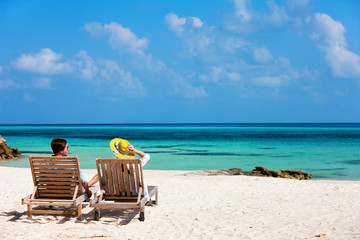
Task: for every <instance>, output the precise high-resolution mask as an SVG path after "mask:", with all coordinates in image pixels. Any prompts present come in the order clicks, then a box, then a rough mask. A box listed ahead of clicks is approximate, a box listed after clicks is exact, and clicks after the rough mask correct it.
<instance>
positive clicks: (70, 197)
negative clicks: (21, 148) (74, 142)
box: [22, 155, 88, 220]
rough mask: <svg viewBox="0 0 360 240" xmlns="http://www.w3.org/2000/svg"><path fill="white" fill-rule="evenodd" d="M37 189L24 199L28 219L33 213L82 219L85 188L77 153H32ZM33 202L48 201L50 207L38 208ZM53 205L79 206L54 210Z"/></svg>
mask: <svg viewBox="0 0 360 240" xmlns="http://www.w3.org/2000/svg"><path fill="white" fill-rule="evenodd" d="M29 161H30V167H31V172H32V177H33V181H34V190H33V192H32V194H30V195H28V196H26V197H24V198H23V199H22V204H23V205H25V204H26V205H27V215H28V219H32V214H33V213H42V214H69V215H77V217H78V219H79V220H81V210H82V202H83V201H85V200H86V199H87V198H88V196H87V194H86V193H85V192H83V188H82V184H81V178H80V169H79V160H78V157H77V156H76V157H46V156H31V155H30V156H29ZM33 205H38V206H40V205H41V206H42V205H45V206H46V205H47V206H50V210H35V209H32V207H33ZM52 206H64V207H65V206H68V207H70V206H74V207H77V210H71V209H68V210H53V209H52Z"/></svg>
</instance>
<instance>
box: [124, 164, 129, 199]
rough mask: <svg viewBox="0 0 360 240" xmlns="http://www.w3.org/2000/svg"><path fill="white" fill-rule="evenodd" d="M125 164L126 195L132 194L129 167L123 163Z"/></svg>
mask: <svg viewBox="0 0 360 240" xmlns="http://www.w3.org/2000/svg"><path fill="white" fill-rule="evenodd" d="M123 166H124V172H123V174H124V179H125V181H124V187H125V195H126V196H130V182H129V174H128V169H127V165H126V164H123Z"/></svg>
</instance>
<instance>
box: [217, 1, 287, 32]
mask: <svg viewBox="0 0 360 240" xmlns="http://www.w3.org/2000/svg"><path fill="white" fill-rule="evenodd" d="M233 2H234V5H235V6H234V8H235V9H234V12H233V13H232V14H229V15H227V17H226V19H225V21H224V25H225V28H226V29H227V30H229V31H232V32H241V33H244V32H245V33H246V32H254V31H261V30H262V29H264V28H274V27H275V28H276V27H280V26H282V25H283V24H284V23H286V22H287V21H288V20H291V18H290V17H289V16H288V14H287V12H286V10H285V8H284V7H280V6H279V5H277V4H276V2H275V1H274V0H268V1H267V2H266V3H267V5H268V7H269V10H270V13H269V12H264V13H263V12H257V11H254V10H252V7H251V1H250V0H233Z"/></svg>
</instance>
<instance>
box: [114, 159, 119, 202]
mask: <svg viewBox="0 0 360 240" xmlns="http://www.w3.org/2000/svg"><path fill="white" fill-rule="evenodd" d="M118 166H119V165H118V164H117V163H114V164H113V177H114V187H115V192H114V195H116V196H118V195H120V191H119V185H120V183H119V178H118Z"/></svg>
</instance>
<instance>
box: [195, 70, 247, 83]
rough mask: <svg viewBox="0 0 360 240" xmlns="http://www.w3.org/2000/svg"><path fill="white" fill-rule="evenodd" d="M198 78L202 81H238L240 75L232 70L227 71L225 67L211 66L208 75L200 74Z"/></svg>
mask: <svg viewBox="0 0 360 240" xmlns="http://www.w3.org/2000/svg"><path fill="white" fill-rule="evenodd" d="M200 80H201V81H203V82H221V83H225V82H227V83H229V82H238V81H239V80H241V75H240V74H239V73H237V72H234V71H228V70H227V69H226V68H225V67H221V66H220V67H212V68H211V71H210V73H209V74H208V75H201V76H200Z"/></svg>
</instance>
